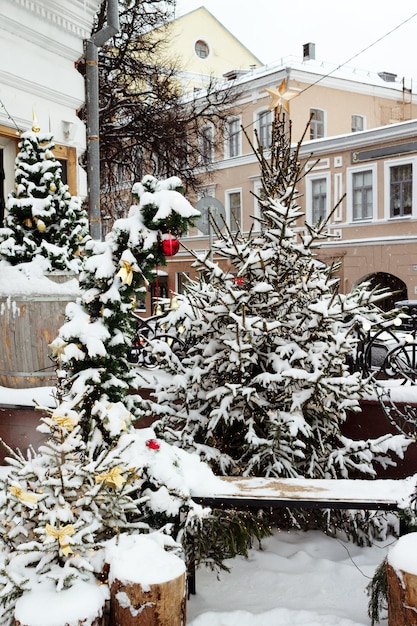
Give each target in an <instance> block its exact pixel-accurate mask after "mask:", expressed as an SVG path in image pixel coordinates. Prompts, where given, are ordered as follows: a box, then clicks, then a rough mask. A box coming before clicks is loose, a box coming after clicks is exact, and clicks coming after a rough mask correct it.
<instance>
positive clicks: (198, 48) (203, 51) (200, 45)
mask: <svg viewBox="0 0 417 626" xmlns="http://www.w3.org/2000/svg"><path fill="white" fill-rule="evenodd" d="M194 50H195V53H196V55H197V56H198V57H199V58H200V59H207V57H208V55H209V52H210V48H209V47H208V44H207V43H206V42H205V41H203V40H202V39H199V40H198V41H196V42H195V45H194Z"/></svg>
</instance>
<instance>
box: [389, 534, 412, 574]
mask: <svg viewBox="0 0 417 626" xmlns="http://www.w3.org/2000/svg"><path fill="white" fill-rule="evenodd" d="M416 554H417V533H409V534H408V535H404V537H400V539H399V540H398V542H397V543H396V545H395V546H394V547H393V548H392V549H391V550H390V551H389V553H388V563H389V564H390V565H391V567H392V568H393V569H395V570H396V571H397V572H400V571H402V572H408V573H409V574H414V576H417V560H416Z"/></svg>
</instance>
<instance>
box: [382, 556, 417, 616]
mask: <svg viewBox="0 0 417 626" xmlns="http://www.w3.org/2000/svg"><path fill="white" fill-rule="evenodd" d="M386 567H387V578H388V624H389V626H417V576H415V575H414V574H409V573H408V572H402V571H400V572H398V573H397V572H396V570H394V568H393V567H391V565H389V563H387V566H386Z"/></svg>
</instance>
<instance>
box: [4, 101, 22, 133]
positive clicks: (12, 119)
mask: <svg viewBox="0 0 417 626" xmlns="http://www.w3.org/2000/svg"><path fill="white" fill-rule="evenodd" d="M0 105H1V107H2V108H3V109H4V112H5V113H6V115H7V117H8V119H9V120H10V121H11V122H12V124H13V126H14V127H15V128H16V130H17V134H20V133H21V132H22V129H21V128H19V127H18V125H17V124H16V121H15V120H14V118H13V117H12V116H11V115H10V113H9V111H8V110H7V109H6V107H5V105H4V102H3V100H1V98H0Z"/></svg>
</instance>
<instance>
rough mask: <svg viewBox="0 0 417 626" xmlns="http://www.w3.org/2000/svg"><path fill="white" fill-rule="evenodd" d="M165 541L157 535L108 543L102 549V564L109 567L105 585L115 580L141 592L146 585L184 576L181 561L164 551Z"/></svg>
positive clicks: (183, 566) (140, 536)
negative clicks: (137, 586) (136, 587)
mask: <svg viewBox="0 0 417 626" xmlns="http://www.w3.org/2000/svg"><path fill="white" fill-rule="evenodd" d="M166 539H167V538H166V537H165V538H164V536H163V535H162V534H158V533H152V534H150V535H149V536H145V535H121V536H120V537H114V538H113V539H111V540H110V541H109V542H108V543H107V544H106V548H105V552H106V562H107V563H109V564H110V571H109V585H110V586H111V585H112V583H113V581H114V580H115V579H117V580H118V581H120V582H121V583H140V584H141V586H142V589H143V590H144V591H145V590H146V589H147V588H149V586H150V585H156V584H160V583H164V582H166V581H169V580H174V579H175V578H178V577H179V576H181V575H182V574H184V573H185V564H184V561H183V560H182V559H180V558H179V557H178V556H176V555H175V554H172V553H170V552H167V551H166V550H165V547H164V546H165V545H166Z"/></svg>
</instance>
